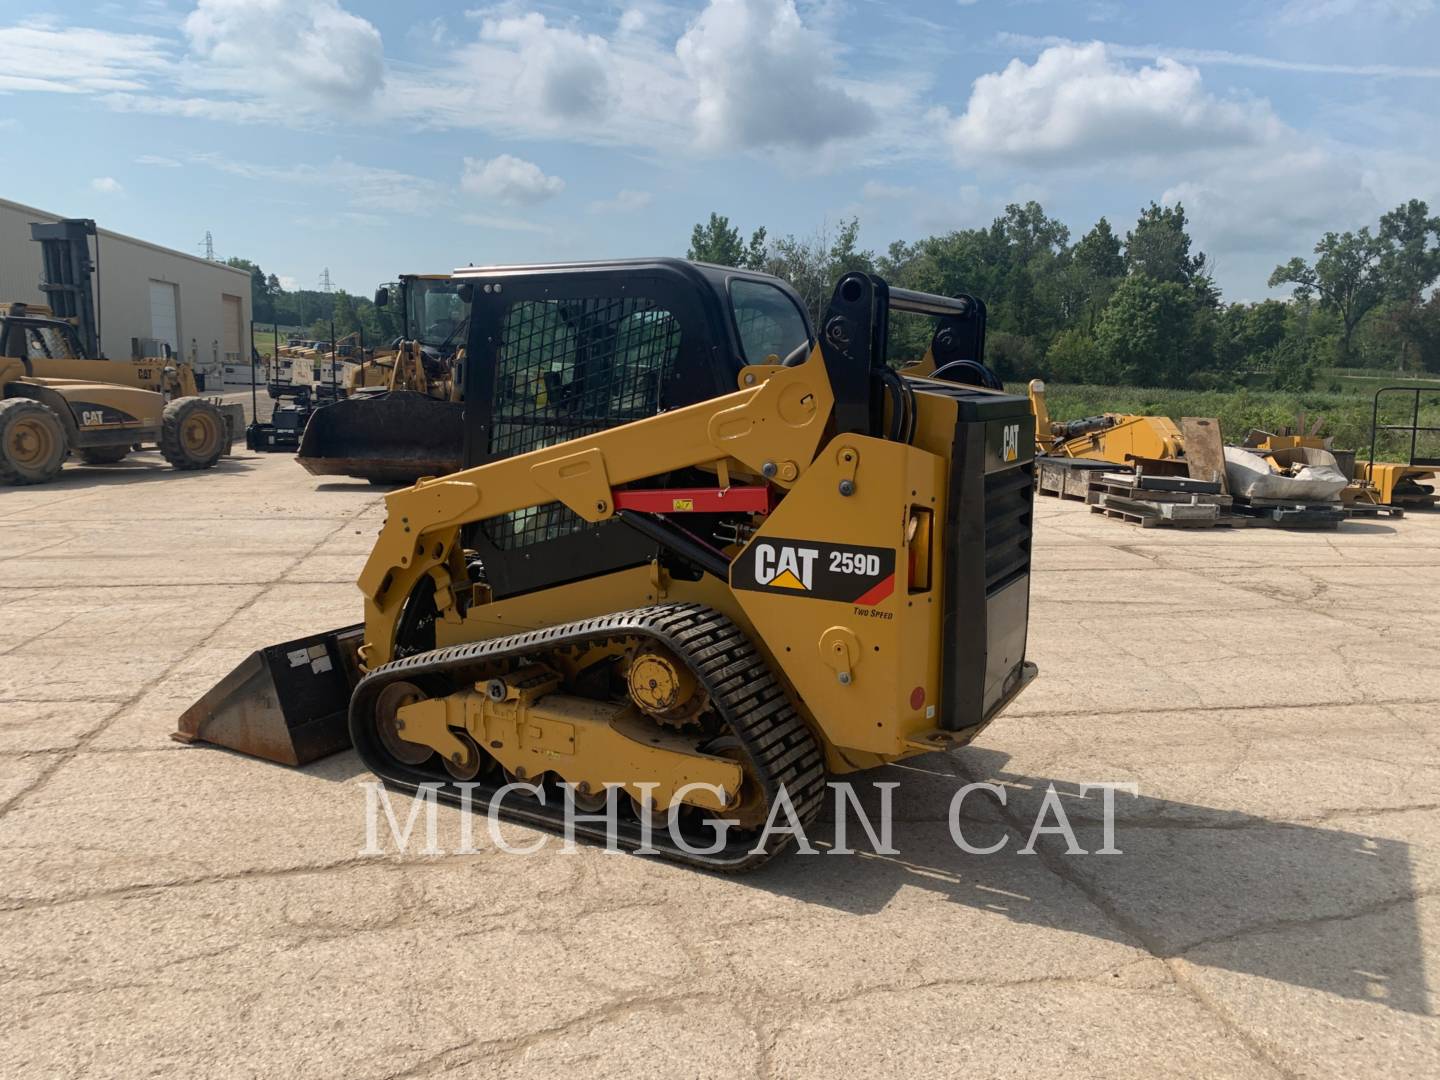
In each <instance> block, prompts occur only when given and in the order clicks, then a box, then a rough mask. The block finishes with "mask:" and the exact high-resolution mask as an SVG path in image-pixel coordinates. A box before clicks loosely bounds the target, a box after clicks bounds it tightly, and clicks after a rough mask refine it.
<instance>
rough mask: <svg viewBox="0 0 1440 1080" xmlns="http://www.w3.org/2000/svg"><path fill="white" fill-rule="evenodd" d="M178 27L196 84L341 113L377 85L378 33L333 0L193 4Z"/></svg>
mask: <svg viewBox="0 0 1440 1080" xmlns="http://www.w3.org/2000/svg"><path fill="white" fill-rule="evenodd" d="M184 29H185V36H186V38H188V39H189V42H190V48H191V51H192V54H193V55H192V59H193V60H194V61H195V63H194V64H192V65H187V68H186V71H185V76H186V79H187V81H189V82H190V83H192V84H193V85H195V86H197V87H201V88H205V89H210V90H224V91H229V92H233V93H237V94H240V95H243V96H248V97H258V98H266V99H270V100H275V101H284V102H287V103H290V104H292V105H298V106H301V107H303V106H314V105H319V106H323V107H327V108H341V109H345V108H350V107H353V106H355V105H362V104H364V103H365V102H366V101H368V100H369V99H370V98H371V97H372V96H373V95H374V94H375V93H376V92H377V91H378V90H379V89H380V88H381V86H382V85H383V84H384V81H385V58H384V52H383V49H382V46H381V41H380V31H378V30H377V29H375V27H374V26H373V25H371V24H370V23H369V22H367V21H366V20H365V19H362V18H360V17H359V16H358V15H352V14H351V13H350V12H348V11H346V10H345V9H344V8H342V7H341V6H340V4H339V3H338V0H199V4H198V5H197V6H196V8H195V10H194V11H192V12H191V13H190V14H189V16H187V17H186V19H185V24H184Z"/></svg>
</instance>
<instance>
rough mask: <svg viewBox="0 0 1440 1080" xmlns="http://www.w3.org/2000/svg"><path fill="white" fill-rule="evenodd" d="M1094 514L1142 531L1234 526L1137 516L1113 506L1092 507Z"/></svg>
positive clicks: (1217, 521)
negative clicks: (1125, 523) (1122, 522)
mask: <svg viewBox="0 0 1440 1080" xmlns="http://www.w3.org/2000/svg"><path fill="white" fill-rule="evenodd" d="M1090 512H1091V513H1092V514H1104V515H1105V516H1106V517H1109V518H1114V519H1115V520H1116V521H1125V522H1129V523H1130V524H1131V525H1139V526H1140V527H1141V528H1142V529H1160V528H1166V529H1213V528H1214V527H1215V526H1217V525H1233V524H1234V522H1232V521H1228V520H1227V521H1221V520H1220V519H1219V518H1162V517H1161V516H1160V515H1159V514H1137V513H1133V512H1132V511H1129V510H1117V509H1116V508H1115V507H1113V506H1094V505H1092V506H1091V507H1090Z"/></svg>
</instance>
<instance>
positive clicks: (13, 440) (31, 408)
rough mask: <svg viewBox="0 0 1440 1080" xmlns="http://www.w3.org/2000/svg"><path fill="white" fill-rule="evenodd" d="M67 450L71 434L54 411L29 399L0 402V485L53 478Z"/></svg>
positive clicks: (62, 463)
mask: <svg viewBox="0 0 1440 1080" xmlns="http://www.w3.org/2000/svg"><path fill="white" fill-rule="evenodd" d="M69 453H70V437H69V436H68V435H67V434H66V433H65V425H64V424H63V423H62V422H61V420H60V417H58V416H56V415H55V411H54V410H53V409H51V408H49V407H48V406H46V405H43V404H41V403H40V402H38V401H31V400H30V399H29V398H11V399H10V400H9V401H0V484H11V485H17V486H18V485H21V484H44V483H48V482H49V481H51V480H54V479H55V477H56V476H58V475H59V474H60V467H61V466H62V465H64V464H65V456H66V455H67V454H69Z"/></svg>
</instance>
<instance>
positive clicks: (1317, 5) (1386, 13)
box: [1275, 0, 1435, 26]
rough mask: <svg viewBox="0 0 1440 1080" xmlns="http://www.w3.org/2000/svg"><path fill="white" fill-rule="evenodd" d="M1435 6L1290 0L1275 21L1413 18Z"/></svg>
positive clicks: (1416, 0) (1404, 0)
mask: <svg viewBox="0 0 1440 1080" xmlns="http://www.w3.org/2000/svg"><path fill="white" fill-rule="evenodd" d="M1434 10H1435V0H1288V2H1287V3H1286V4H1285V5H1284V6H1283V7H1281V8H1280V10H1279V11H1278V12H1277V13H1276V15H1275V21H1276V22H1279V23H1282V24H1287V25H1291V26H1298V25H1303V24H1305V23H1319V22H1329V21H1330V20H1332V19H1344V18H1350V17H1352V16H1356V15H1359V16H1362V17H1364V18H1367V19H1395V20H1397V21H1399V22H1413V21H1414V20H1416V19H1419V18H1421V17H1423V16H1425V15H1429V14H1430V13H1431V12H1432V11H1434Z"/></svg>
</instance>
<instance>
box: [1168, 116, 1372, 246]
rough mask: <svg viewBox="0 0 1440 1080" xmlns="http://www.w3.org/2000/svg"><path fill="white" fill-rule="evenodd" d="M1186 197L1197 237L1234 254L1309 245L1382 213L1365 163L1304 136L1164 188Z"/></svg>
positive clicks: (1174, 198) (1176, 198) (1171, 196)
mask: <svg viewBox="0 0 1440 1080" xmlns="http://www.w3.org/2000/svg"><path fill="white" fill-rule="evenodd" d="M1160 201H1161V202H1162V203H1165V204H1167V205H1173V204H1175V203H1177V202H1183V203H1184V204H1185V210H1186V215H1187V216H1188V217H1189V219H1190V220H1191V222H1192V223H1193V231H1194V233H1195V236H1196V240H1197V242H1198V243H1199V245H1200V246H1201V247H1202V248H1204V249H1206V250H1209V251H1215V250H1221V251H1225V252H1231V253H1234V254H1236V255H1242V254H1249V253H1260V252H1271V251H1276V250H1282V249H1286V248H1292V247H1293V248H1294V253H1295V254H1299V253H1300V252H1302V251H1306V250H1308V249H1309V247H1310V246H1311V245H1312V244H1314V242H1315V239H1316V237H1318V236H1319V235H1320V234H1321V233H1322V232H1324V231H1325V230H1326V229H1334V228H1342V229H1343V228H1351V227H1353V226H1354V225H1358V224H1360V223H1363V222H1364V221H1366V220H1370V219H1372V217H1374V216H1378V213H1379V203H1378V202H1377V200H1376V199H1375V197H1374V196H1373V195H1372V194H1371V193H1370V192H1369V191H1368V190H1367V188H1366V184H1365V177H1364V174H1363V171H1362V169H1361V167H1360V165H1359V163H1358V162H1357V161H1356V160H1354V158H1353V157H1352V156H1351V155H1349V154H1347V153H1344V152H1340V151H1336V150H1333V149H1331V148H1327V147H1323V146H1319V145H1305V144H1303V143H1300V142H1299V141H1298V140H1297V141H1295V142H1293V143H1291V144H1290V145H1281V146H1276V147H1273V148H1271V149H1270V150H1268V151H1267V152H1266V153H1264V154H1246V155H1243V156H1242V155H1236V156H1235V158H1234V159H1233V160H1231V161H1228V162H1226V163H1225V165H1224V166H1223V167H1220V168H1215V169H1212V170H1207V171H1205V172H1204V173H1202V174H1201V175H1199V176H1196V177H1194V178H1188V179H1186V180H1183V181H1181V182H1179V183H1177V184H1174V185H1173V186H1171V187H1170V188H1169V189H1167V190H1166V191H1165V193H1164V194H1163V195H1162V196H1161V198H1160Z"/></svg>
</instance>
